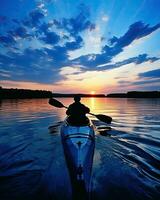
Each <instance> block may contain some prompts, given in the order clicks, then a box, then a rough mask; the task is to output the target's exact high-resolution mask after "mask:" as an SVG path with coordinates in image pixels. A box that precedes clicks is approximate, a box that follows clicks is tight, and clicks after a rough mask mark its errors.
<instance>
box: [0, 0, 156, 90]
mask: <svg viewBox="0 0 160 200" xmlns="http://www.w3.org/2000/svg"><path fill="white" fill-rule="evenodd" d="M159 8H160V1H159V0H135V1H133V0H88V1H83V0H81V1H79V0H76V1H75V0H63V1H62V0H0V86H2V87H4V88H25V89H42V90H50V91H53V92H63V93H72V92H78V93H79V92H83V93H90V92H91V91H92V92H93V91H95V93H113V92H127V91H131V90H138V91H148V90H160V12H159Z"/></svg>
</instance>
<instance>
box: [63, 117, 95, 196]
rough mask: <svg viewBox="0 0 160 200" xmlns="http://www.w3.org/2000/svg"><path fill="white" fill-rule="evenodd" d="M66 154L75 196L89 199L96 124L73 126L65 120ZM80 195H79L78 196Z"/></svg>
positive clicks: (64, 139)
mask: <svg viewBox="0 0 160 200" xmlns="http://www.w3.org/2000/svg"><path fill="white" fill-rule="evenodd" d="M61 138H62V144H63V149H64V155H65V159H66V163H67V167H68V170H69V174H70V178H71V184H72V191H73V198H74V199H79V198H81V199H88V196H89V193H90V178H91V171H92V163H93V155H94V148H95V132H94V126H93V124H92V123H91V121H89V124H88V125H84V126H71V125H69V123H68V122H67V120H65V121H64V123H63V125H62V127H61ZM77 195H78V196H77Z"/></svg>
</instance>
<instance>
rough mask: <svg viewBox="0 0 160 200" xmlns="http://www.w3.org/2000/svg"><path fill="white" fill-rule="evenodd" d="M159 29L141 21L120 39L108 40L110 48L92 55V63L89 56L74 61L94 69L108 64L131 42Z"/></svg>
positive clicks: (107, 46) (133, 25)
mask: <svg viewBox="0 0 160 200" xmlns="http://www.w3.org/2000/svg"><path fill="white" fill-rule="evenodd" d="M159 28H160V24H157V25H155V26H153V27H150V26H149V25H148V24H147V25H145V24H144V23H142V22H141V21H139V22H136V23H134V24H132V25H131V26H130V27H129V29H128V31H127V32H126V33H125V34H124V35H123V36H122V37H120V38H117V37H115V36H114V37H113V38H111V39H110V40H109V43H110V44H111V46H109V45H105V46H104V47H103V48H102V51H101V53H99V54H94V56H95V57H96V59H94V60H93V61H91V60H89V57H90V56H91V54H88V55H85V56H80V57H79V58H77V59H75V60H74V61H75V62H76V63H77V62H78V63H79V64H82V65H84V66H87V67H88V68H92V67H93V68H95V67H96V66H98V65H102V64H104V63H109V62H110V61H111V60H112V58H113V57H114V56H116V55H118V54H119V53H121V52H122V51H123V50H124V48H125V47H127V46H128V45H130V44H131V43H132V42H133V41H135V40H138V39H140V38H143V37H145V36H147V35H149V34H151V33H152V32H154V31H156V30H157V29H159ZM92 56H93V55H92ZM139 60H140V59H139ZM113 67H114V66H113Z"/></svg>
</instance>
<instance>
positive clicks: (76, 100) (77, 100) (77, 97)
mask: <svg viewBox="0 0 160 200" xmlns="http://www.w3.org/2000/svg"><path fill="white" fill-rule="evenodd" d="M80 100H81V97H80V96H79V95H75V96H74V101H75V102H76V103H78V102H80Z"/></svg>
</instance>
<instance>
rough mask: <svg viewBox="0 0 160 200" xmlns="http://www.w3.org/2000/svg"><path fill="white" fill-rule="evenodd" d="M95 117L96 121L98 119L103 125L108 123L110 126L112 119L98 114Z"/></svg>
mask: <svg viewBox="0 0 160 200" xmlns="http://www.w3.org/2000/svg"><path fill="white" fill-rule="evenodd" d="M95 117H97V119H99V120H100V121H102V122H104V123H108V124H110V123H111V121H112V117H109V116H107V115H102V114H99V115H95Z"/></svg>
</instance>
